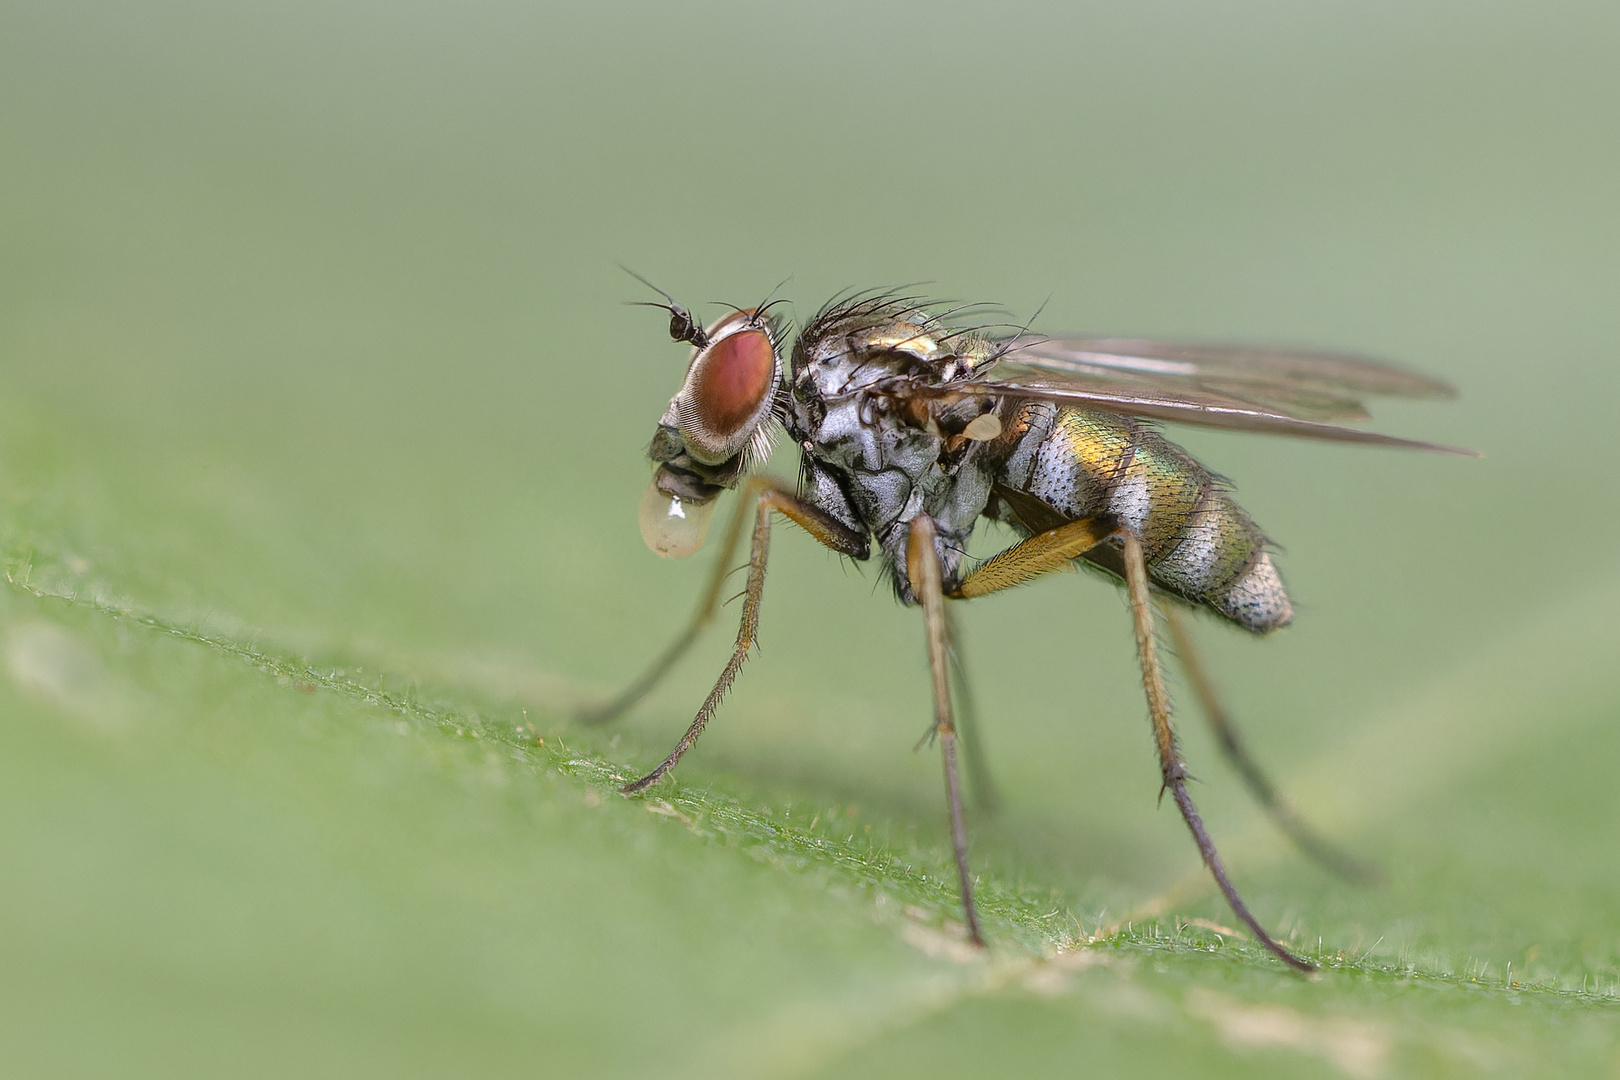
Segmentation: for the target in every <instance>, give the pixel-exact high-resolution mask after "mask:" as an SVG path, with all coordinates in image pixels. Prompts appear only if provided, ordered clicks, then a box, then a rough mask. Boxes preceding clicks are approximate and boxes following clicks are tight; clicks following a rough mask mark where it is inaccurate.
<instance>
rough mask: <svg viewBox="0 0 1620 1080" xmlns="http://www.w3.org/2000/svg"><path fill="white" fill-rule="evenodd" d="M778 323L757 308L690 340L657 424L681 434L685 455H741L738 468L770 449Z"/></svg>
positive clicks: (706, 460)
mask: <svg viewBox="0 0 1620 1080" xmlns="http://www.w3.org/2000/svg"><path fill="white" fill-rule="evenodd" d="M777 334H778V327H777V326H776V325H775V324H774V323H773V322H772V320H771V319H770V318H769V317H767V316H766V315H765V314H764V313H762V312H761V311H759V310H758V309H746V310H742V311H735V312H732V313H731V314H730V315H727V316H726V317H725V318H723V319H720V320H718V321H717V322H715V323H714V324H713V325H711V326H710V327H708V329H707V330H706V331H705V340H704V342H703V344H702V345H696V344H694V346H693V348H692V360H691V363H690V364H688V365H687V369H686V378H685V380H684V381H683V382H682V383H681V389H680V391H679V392H678V393H677V394H676V395H675V396H674V397H673V398H672V399H670V403H669V408H668V409H667V410H666V411H665V413H664V417H663V420H662V423H663V424H664V425H665V426H667V427H672V428H674V429H676V430H677V431H679V432H680V434H681V439H682V441H683V442H685V444H686V450H687V453H689V454H690V455H691V456H692V458H693V460H695V461H698V462H701V463H702V464H705V465H722V464H725V463H727V462H729V461H730V460H731V459H733V458H736V457H737V456H738V455H743V462H742V466H741V468H740V469H739V470H738V471H739V472H746V471H747V470H748V469H749V468H751V467H753V466H754V465H757V464H759V463H760V462H762V461H763V460H764V459H765V458H766V457H767V456H768V455H769V453H770V448H771V440H772V430H771V425H770V423H769V420H770V418H771V411H772V409H773V407H774V406H775V404H776V398H777V392H778V389H779V388H780V386H781V383H782V361H781V357H780V355H779V353H778V351H777V350H778V344H777Z"/></svg>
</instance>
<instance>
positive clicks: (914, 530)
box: [906, 514, 984, 947]
mask: <svg viewBox="0 0 1620 1080" xmlns="http://www.w3.org/2000/svg"><path fill="white" fill-rule="evenodd" d="M938 535H939V533H938V530H936V529H935V528H934V519H933V518H931V517H929V516H928V515H927V514H918V515H917V516H916V517H915V518H913V519H912V522H911V532H910V534H909V535H908V536H907V537H906V576H907V578H908V579H909V580H910V584H911V591H912V593H913V594H915V595H916V596H917V598H918V599H919V600H921V601H922V608H923V621H924V623H925V625H926V627H927V632H928V670H929V673H930V674H931V675H932V676H933V685H934V731H935V732H937V733H938V735H939V748H940V753H941V755H942V756H943V758H944V763H945V799H946V802H948V803H949V804H950V815H951V847H952V849H953V851H954V852H955V854H956V875H957V878H958V879H959V881H960V883H961V889H962V913H963V915H964V916H965V917H966V919H967V930H968V937H969V939H971V940H972V942H973V944H975V945H978V946H981V947H982V946H983V945H984V935H983V934H981V933H980V931H979V912H978V910H977V909H976V908H975V907H974V905H973V872H972V870H971V869H969V867H968V841H967V822H966V821H965V820H964V818H963V815H962V785H961V780H960V777H959V776H958V775H957V768H956V718H955V716H954V714H953V713H952V710H951V672H950V664H951V661H950V640H949V633H948V631H947V628H946V621H945V588H944V581H943V576H942V574H941V571H940V566H939V550H938V548H937V547H936V546H935V544H936V540H937V538H938Z"/></svg>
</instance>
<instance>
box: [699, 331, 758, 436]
mask: <svg viewBox="0 0 1620 1080" xmlns="http://www.w3.org/2000/svg"><path fill="white" fill-rule="evenodd" d="M775 372H776V354H775V352H774V351H772V349H771V339H770V337H769V335H767V334H766V333H765V332H764V331H763V330H739V331H737V332H736V333H734V334H728V335H727V336H726V337H723V338H721V339H720V340H719V341H717V342H715V343H714V344H713V345H711V346H709V351H708V354H707V355H706V356H704V357H703V360H702V363H700V364H699V365H698V369H697V370H696V371H694V372H693V373H692V376H693V378H692V383H691V392H692V404H693V405H694V406H695V407H696V408H697V413H698V416H699V417H701V418H702V421H703V426H704V427H706V428H708V429H709V430H710V431H711V432H713V433H714V434H715V435H718V436H720V437H721V438H722V439H724V438H727V437H729V436H731V435H734V434H736V433H737V432H738V431H739V430H741V429H742V427H743V425H745V424H747V423H748V421H749V420H751V419H753V417H754V414H755V413H756V412H758V411H759V407H760V404H761V403H762V402H764V400H765V395H766V394H768V393H770V390H771V376H772V375H773V374H774V373H775Z"/></svg>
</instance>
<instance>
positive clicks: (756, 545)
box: [622, 477, 868, 795]
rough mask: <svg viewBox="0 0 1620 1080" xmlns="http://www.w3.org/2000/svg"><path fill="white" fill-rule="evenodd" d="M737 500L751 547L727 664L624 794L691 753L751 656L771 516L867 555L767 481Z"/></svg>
mask: <svg viewBox="0 0 1620 1080" xmlns="http://www.w3.org/2000/svg"><path fill="white" fill-rule="evenodd" d="M743 496H744V497H743V506H742V510H741V511H740V512H739V514H738V522H739V523H738V524H737V525H735V526H734V527H733V529H734V531H736V532H741V528H742V527H741V522H742V521H743V520H746V516H747V514H748V512H749V510H752V511H753V518H754V532H753V542H752V544H751V545H750V548H749V553H748V584H747V585H746V586H744V588H743V605H742V621H741V625H740V626H738V628H737V643H736V645H735V646H734V647H733V648H732V650H731V659H729V660H727V661H726V666H725V668H724V669H723V670H722V671H721V672H720V678H719V679H718V680H716V682H715V684H714V689H713V690H710V691H709V696H708V697H707V698H705V699H704V701H703V706H702V707H701V708H700V709H698V713H697V716H696V717H694V718H693V720H692V724H691V726H690V727H688V728H687V729H686V734H685V735H683V736H681V741H680V742H678V743H676V744H675V749H673V750H671V751H670V752H669V756H668V757H666V758H665V759H664V760H663V761H662V762H661V763H660V764H659V765H658V767H657V768H656V769H654V770H653V771H652V772H650V773H648V774H647V775H646V776H643V777H642V778H641V779H639V780H634V781H632V782H631V783H628V784H626V785H625V786H624V787H623V789H622V790H623V791H624V793H625V794H626V795H629V794H632V793H634V792H637V791H641V790H642V789H644V788H648V787H651V786H652V785H653V784H656V783H658V781H659V780H662V779H663V778H664V774H665V773H667V772H669V770H671V769H673V768H674V767H675V764H676V762H678V761H680V760H681V758H682V757H683V756H684V755H685V754H686V752H687V751H688V750H690V749H692V746H693V745H694V744H695V743H696V742H697V741H698V736H700V735H702V734H703V729H704V728H705V727H707V726H708V724H709V720H710V719H712V718H713V716H714V713H715V710H716V709H718V708H719V707H720V701H721V699H722V698H724V697H725V696H726V691H727V690H729V689H731V684H732V683H733V682H734V681H735V680H736V678H737V673H738V672H739V671H741V670H742V666H743V662H744V661H746V660H747V659H748V654H749V653H751V652H752V651H753V649H754V644H755V641H756V636H755V635H756V634H757V633H758V631H759V603H760V599H761V598H762V597H763V596H764V595H765V562H766V558H767V556H768V555H769V553H770V546H771V514H772V513H780V514H782V515H784V516H785V517H787V518H789V519H790V520H792V521H793V522H795V523H796V524H798V525H800V526H802V527H803V528H804V530H805V531H806V532H808V533H809V534H810V535H811V536H813V537H815V538H816V539H817V540H819V541H821V542H822V543H823V544H825V545H827V546H828V547H830V548H832V549H833V550H834V551H837V552H840V553H841V554H844V555H848V556H850V557H851V558H856V559H864V558H866V556H867V554H868V549H867V542H866V537H864V536H861V535H860V534H859V533H856V532H855V531H854V530H853V529H850V528H849V527H848V526H846V525H844V524H843V523H842V522H839V521H837V520H836V519H834V518H833V517H831V516H830V515H828V514H827V513H826V512H825V511H823V510H820V509H818V508H817V507H814V506H811V505H810V504H809V503H806V502H802V501H800V500H799V499H798V498H796V497H795V496H793V495H789V494H788V493H787V492H785V491H782V490H781V489H779V488H777V487H775V486H774V484H773V482H772V481H770V480H769V479H767V478H763V477H757V478H754V479H752V480H750V481H749V482H748V484H747V485H746V486H745V487H744V489H743ZM732 543H733V541H732V540H731V538H730V537H728V538H727V544H728V546H730V545H731V544H732ZM724 555H725V558H724V559H723V560H722V562H721V563H720V567H721V570H720V572H719V573H717V575H716V578H715V582H714V585H713V587H712V588H711V590H710V591H711V600H712V599H713V597H714V596H717V595H718V593H719V588H720V584H721V582H722V581H723V580H724V578H725V571H724V567H725V565H726V563H727V562H729V561H730V558H731V556H730V553H729V551H728V552H725V553H724ZM707 603H708V602H706V606H705V607H702V608H699V616H700V618H699V620H697V621H695V622H694V625H693V627H692V629H691V630H689V631H688V633H687V634H686V635H685V636H684V637H683V638H682V639H681V640H680V641H677V642H676V644H675V647H674V648H673V649H671V650H670V652H669V653H666V654H665V656H664V657H663V658H661V659H660V660H659V663H658V664H657V665H655V666H654V668H653V670H652V672H650V673H649V674H650V675H651V676H652V677H653V679H656V678H657V676H659V675H662V674H663V669H664V668H666V667H667V666H668V664H669V663H673V662H674V660H673V657H678V656H679V655H680V653H681V652H683V651H684V650H685V648H686V646H687V645H688V644H689V643H690V638H691V637H692V636H693V635H695V633H696V631H697V629H699V628H701V626H702V625H703V623H704V622H706V621H708V618H709V617H711V616H712V614H713V613H712V610H708V607H707ZM642 681H644V682H647V683H648V685H649V686H650V685H651V681H650V680H648V679H647V678H646V677H643V680H642ZM631 689H632V690H634V689H637V687H634V686H633V687H632V688H631ZM643 692H644V691H643ZM632 700H633V699H632Z"/></svg>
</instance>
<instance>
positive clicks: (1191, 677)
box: [1164, 607, 1383, 885]
mask: <svg viewBox="0 0 1620 1080" xmlns="http://www.w3.org/2000/svg"><path fill="white" fill-rule="evenodd" d="M1164 619H1165V622H1166V623H1167V624H1169V627H1170V640H1171V641H1173V642H1174V643H1175V646H1176V656H1177V658H1178V659H1180V661H1181V666H1182V668H1183V669H1184V670H1185V671H1186V673H1187V680H1188V682H1190V683H1191V684H1192V690H1193V694H1194V695H1195V696H1197V698H1198V703H1199V705H1200V706H1201V707H1202V708H1203V711H1204V716H1205V718H1206V719H1208V720H1209V726H1210V728H1211V729H1212V730H1213V731H1214V732H1215V741H1216V743H1218V744H1219V745H1220V748H1221V750H1222V752H1224V753H1225V754H1226V757H1227V760H1228V761H1230V762H1231V763H1232V767H1233V768H1235V769H1237V771H1238V775H1239V776H1241V777H1242V778H1243V782H1244V784H1245V785H1246V786H1247V787H1248V789H1249V793H1250V794H1252V795H1253V796H1254V799H1255V801H1256V802H1258V803H1259V804H1260V807H1261V809H1263V810H1265V812H1266V813H1267V814H1268V815H1270V817H1271V820H1272V821H1273V822H1275V823H1276V825H1277V827H1278V828H1279V829H1281V830H1282V831H1283V832H1284V833H1285V834H1287V836H1288V838H1289V839H1291V840H1292V841H1293V842H1294V843H1295V844H1296V845H1297V846H1298V847H1299V849H1300V850H1301V851H1303V852H1305V854H1307V855H1309V856H1311V857H1312V858H1314V859H1315V860H1316V861H1317V862H1319V863H1321V864H1322V865H1323V866H1325V867H1327V868H1328V869H1329V870H1332V871H1333V872H1334V873H1336V874H1338V875H1339V876H1341V877H1344V878H1347V879H1349V880H1351V881H1354V882H1358V883H1360V884H1363V885H1370V884H1376V883H1377V882H1379V881H1381V880H1382V879H1383V874H1382V873H1380V872H1379V870H1378V868H1377V867H1376V866H1372V865H1371V864H1369V863H1366V862H1363V861H1362V860H1360V859H1358V858H1356V857H1355V856H1353V855H1351V854H1349V853H1347V852H1345V851H1343V850H1342V849H1340V848H1339V847H1338V846H1337V845H1336V844H1334V843H1332V842H1331V841H1329V840H1327V839H1326V838H1325V837H1323V836H1322V835H1321V834H1320V833H1318V832H1317V831H1316V830H1315V829H1313V828H1311V826H1310V825H1309V824H1307V823H1306V822H1305V820H1304V819H1303V818H1301V817H1300V816H1299V814H1298V812H1297V811H1295V809H1294V808H1293V806H1291V805H1290V804H1289V803H1288V801H1287V800H1286V799H1284V798H1283V797H1282V796H1281V795H1279V794H1278V792H1277V789H1276V787H1275V786H1274V785H1273V784H1272V783H1271V779H1270V778H1269V777H1268V776H1266V774H1265V773H1264V772H1262V771H1261V770H1260V766H1259V765H1257V764H1255V761H1254V759H1253V758H1251V757H1250V756H1249V752H1248V749H1247V747H1245V746H1244V744H1243V739H1242V737H1241V736H1240V735H1239V734H1238V730H1237V727H1236V725H1234V724H1233V723H1232V718H1231V717H1230V716H1228V715H1227V712H1226V710H1225V709H1224V708H1222V706H1221V702H1220V698H1218V697H1217V696H1216V694H1215V684H1214V683H1212V682H1211V681H1210V678H1209V674H1208V673H1207V672H1206V671H1205V670H1204V665H1203V663H1202V662H1201V661H1200V660H1199V657H1198V650H1197V649H1196V648H1194V646H1193V641H1192V635H1191V634H1190V633H1188V630H1187V620H1186V618H1185V617H1183V616H1182V614H1181V613H1180V612H1179V611H1177V610H1176V609H1175V608H1173V607H1167V608H1165V609H1164Z"/></svg>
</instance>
